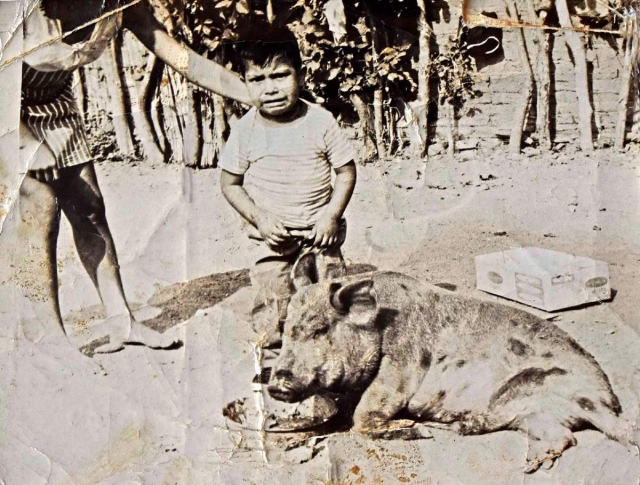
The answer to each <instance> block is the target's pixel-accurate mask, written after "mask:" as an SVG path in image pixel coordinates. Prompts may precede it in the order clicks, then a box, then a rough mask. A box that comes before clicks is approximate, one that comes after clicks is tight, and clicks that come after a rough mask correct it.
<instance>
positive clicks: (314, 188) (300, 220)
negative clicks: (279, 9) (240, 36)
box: [219, 25, 356, 347]
mask: <svg viewBox="0 0 640 485" xmlns="http://www.w3.org/2000/svg"><path fill="white" fill-rule="evenodd" d="M254 32H255V33H257V34H258V35H260V38H259V39H258V40H247V41H243V42H241V43H239V46H240V49H239V50H240V52H239V58H240V62H239V66H238V67H239V69H240V71H241V74H242V76H243V77H244V81H245V83H246V86H247V88H248V90H249V95H250V97H251V98H252V100H253V103H254V107H253V108H252V109H251V110H250V111H249V112H248V113H247V114H246V115H245V116H244V117H243V118H242V119H241V120H239V121H238V123H237V125H236V126H235V127H234V129H233V130H232V132H231V135H230V137H229V140H228V141H227V144H226V146H225V149H224V152H223V154H222V156H221V159H220V163H219V165H220V167H221V168H222V169H223V170H222V175H221V179H220V185H221V188H222V193H223V194H224V196H225V198H226V199H227V201H228V202H229V203H230V204H231V206H232V207H233V208H234V209H235V210H236V211H237V212H238V213H239V214H240V215H241V216H242V217H243V218H244V220H246V221H247V222H248V224H247V225H246V226H247V227H246V229H247V232H248V235H249V237H250V238H252V239H254V240H256V241H257V242H258V243H259V244H260V245H261V246H262V247H263V250H264V253H263V255H262V257H261V258H260V259H259V260H258V261H257V262H256V264H255V266H254V267H253V268H252V269H251V272H250V276H251V282H252V284H253V285H254V286H256V287H258V288H259V290H260V291H259V299H260V300H261V302H266V301H267V300H269V299H275V300H276V301H277V307H278V320H279V321H278V327H277V329H278V330H277V331H273V332H272V333H271V335H269V336H268V340H269V342H267V345H266V346H267V347H268V346H270V345H273V346H276V345H277V344H278V343H279V340H280V332H281V330H282V323H283V321H284V318H285V317H286V309H287V304H288V301H289V297H290V295H291V288H290V284H291V283H290V277H289V274H290V272H291V269H292V267H293V265H294V264H295V262H296V260H297V259H298V258H299V257H300V256H301V255H302V254H304V253H306V252H308V251H314V252H316V254H317V261H318V267H319V268H320V269H319V273H321V274H319V275H318V277H319V278H320V279H322V278H328V277H336V276H341V275H343V274H344V273H345V265H344V260H343V259H342V254H341V252H340V246H341V245H342V244H343V243H344V240H345V236H346V222H345V220H344V218H343V217H342V215H343V213H344V211H345V209H346V207H347V205H348V203H349V200H350V199H351V195H352V193H353V188H354V186H355V182H356V167H355V163H354V160H355V158H356V154H355V152H354V150H353V148H352V147H351V146H350V144H349V142H348V140H347V139H346V137H345V135H344V134H343V133H342V131H341V129H340V127H339V126H338V124H337V122H336V121H335V120H334V118H333V116H332V115H331V114H330V113H329V112H328V111H326V110H325V109H323V108H321V107H319V106H316V105H313V104H309V103H307V102H305V101H303V100H301V99H299V97H298V95H299V90H300V85H301V83H302V78H303V76H302V61H301V58H300V50H299V47H298V44H297V41H296V38H295V36H294V35H293V34H292V33H291V32H290V31H289V30H288V29H287V28H285V27H278V26H271V25H261V26H260V27H259V28H258V27H257V26H256V27H255V28H254ZM331 169H333V171H334V172H335V183H334V186H333V187H332V186H331ZM261 302H257V303H261Z"/></svg>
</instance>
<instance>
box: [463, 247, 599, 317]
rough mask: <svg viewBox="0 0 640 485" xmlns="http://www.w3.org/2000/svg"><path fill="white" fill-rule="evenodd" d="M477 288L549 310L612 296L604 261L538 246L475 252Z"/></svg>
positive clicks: (597, 300)
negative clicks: (480, 253)
mask: <svg viewBox="0 0 640 485" xmlns="http://www.w3.org/2000/svg"><path fill="white" fill-rule="evenodd" d="M475 260H476V281H477V288H478V289H479V290H482V291H486V292H487V293H491V294H493V295H498V296H502V297H504V298H508V299H509V300H514V301H517V302H520V303H524V304H525V305H529V306H532V307H535V308H539V309H541V310H545V311H548V312H552V311H556V310H561V309H563V308H570V307H575V306H579V305H584V304H585V303H592V302H600V301H606V300H609V299H611V286H610V284H609V266H608V265H607V263H605V262H603V261H596V260H594V259H591V258H585V257H581V256H574V255H572V254H567V253H561V252H558V251H550V250H548V249H540V248H519V249H511V250H508V251H500V252H497V253H491V254H483V255H481V256H476V258H475Z"/></svg>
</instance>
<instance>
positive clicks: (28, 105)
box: [20, 63, 93, 169]
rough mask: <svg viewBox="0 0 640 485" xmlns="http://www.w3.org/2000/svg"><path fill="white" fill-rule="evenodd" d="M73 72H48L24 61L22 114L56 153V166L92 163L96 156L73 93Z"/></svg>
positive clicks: (59, 167) (42, 140) (39, 138)
mask: <svg viewBox="0 0 640 485" xmlns="http://www.w3.org/2000/svg"><path fill="white" fill-rule="evenodd" d="M72 83H73V71H56V72H44V71H38V70H36V69H33V68H32V67H29V66H28V65H27V64H25V63H23V64H22V104H21V109H20V117H21V119H22V121H23V122H24V123H26V124H27V126H28V127H29V129H30V130H31V131H32V133H33V134H34V136H35V137H36V138H37V139H38V140H39V141H41V142H44V143H46V145H47V147H49V149H50V150H51V152H52V153H53V154H54V156H55V163H56V166H55V167H50V168H57V169H61V168H65V167H71V166H74V165H80V164H82V163H87V162H90V161H91V160H92V159H93V157H92V155H91V150H90V149H89V143H88V142H87V136H86V133H85V128H84V124H83V123H82V118H81V116H80V112H79V111H78V106H77V104H76V100H75V98H74V96H73V86H72Z"/></svg>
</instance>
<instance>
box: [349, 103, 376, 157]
mask: <svg viewBox="0 0 640 485" xmlns="http://www.w3.org/2000/svg"><path fill="white" fill-rule="evenodd" d="M350 99H351V103H352V104H353V107H354V108H355V110H356V113H358V119H359V120H360V138H362V140H364V145H365V150H366V153H365V155H364V160H365V161H368V160H372V159H373V158H374V155H375V153H376V149H377V147H376V142H375V139H374V133H375V128H374V126H373V121H372V113H371V107H370V106H369V104H367V102H366V101H365V100H364V98H363V97H362V94H361V93H352V94H351V96H350Z"/></svg>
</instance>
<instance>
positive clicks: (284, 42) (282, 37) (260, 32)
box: [233, 19, 302, 76]
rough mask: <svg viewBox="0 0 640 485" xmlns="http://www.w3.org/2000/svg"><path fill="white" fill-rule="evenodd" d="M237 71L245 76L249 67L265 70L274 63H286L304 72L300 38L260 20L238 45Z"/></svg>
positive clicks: (241, 36) (250, 26)
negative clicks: (299, 44)
mask: <svg viewBox="0 0 640 485" xmlns="http://www.w3.org/2000/svg"><path fill="white" fill-rule="evenodd" d="M233 50H234V54H235V55H234V57H235V62H234V64H236V68H237V69H238V71H239V72H240V74H242V75H243V76H244V74H245V72H246V68H247V63H249V62H250V63H252V64H255V65H257V66H260V67H265V66H267V65H268V64H270V63H271V62H273V61H274V60H279V61H283V62H286V63H288V64H290V65H291V67H293V68H294V69H295V70H296V72H300V70H301V69H302V58H301V56H300V47H299V46H298V40H297V39H296V36H295V35H294V34H293V32H291V30H289V29H288V28H287V27H286V26H285V25H282V24H278V23H275V22H274V23H271V24H270V23H268V22H266V21H265V20H262V19H257V20H252V21H251V22H248V23H247V24H246V25H245V27H244V28H243V29H242V31H241V32H240V33H239V36H238V39H237V40H236V41H235V45H234V49H233Z"/></svg>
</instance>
